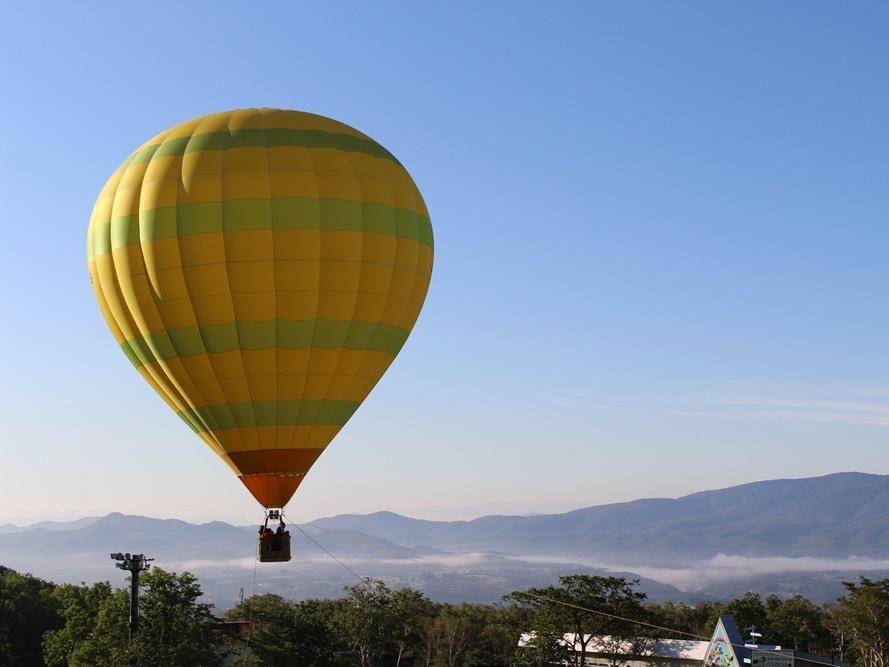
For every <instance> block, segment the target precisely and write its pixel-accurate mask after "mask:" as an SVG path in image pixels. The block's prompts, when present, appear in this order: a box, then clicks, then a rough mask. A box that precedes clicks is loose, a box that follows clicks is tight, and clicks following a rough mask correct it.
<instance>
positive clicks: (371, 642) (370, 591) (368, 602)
mask: <svg viewBox="0 0 889 667" xmlns="http://www.w3.org/2000/svg"><path fill="white" fill-rule="evenodd" d="M345 590H346V597H345V599H344V600H343V602H342V606H341V607H340V608H339V612H338V614H337V615H336V617H335V620H334V624H335V625H336V626H337V629H338V631H339V634H340V636H342V637H343V638H344V639H345V640H346V642H347V645H348V647H349V650H350V651H351V652H352V653H353V654H354V656H355V657H356V658H357V659H358V662H359V664H360V665H361V667H372V666H373V665H375V664H378V663H379V662H381V661H383V660H384V659H385V657H386V656H387V655H389V656H392V655H394V654H395V651H394V650H393V649H394V641H393V639H394V637H395V636H396V635H397V634H398V619H397V618H396V615H395V612H394V605H393V602H392V591H391V590H389V588H388V587H387V586H386V584H385V583H384V582H382V581H380V580H379V579H369V578H368V579H365V580H364V581H363V582H362V583H360V584H356V585H354V586H349V587H348V588H346V589H345Z"/></svg>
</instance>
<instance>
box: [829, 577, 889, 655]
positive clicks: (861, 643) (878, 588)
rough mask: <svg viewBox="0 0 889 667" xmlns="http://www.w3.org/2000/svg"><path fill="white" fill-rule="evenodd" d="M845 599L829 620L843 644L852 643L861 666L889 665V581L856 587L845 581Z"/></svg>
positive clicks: (834, 607)
mask: <svg viewBox="0 0 889 667" xmlns="http://www.w3.org/2000/svg"><path fill="white" fill-rule="evenodd" d="M843 586H845V588H846V591H848V592H847V593H846V595H845V596H843V597H841V598H840V599H839V600H837V602H836V604H835V605H832V606H831V607H830V608H829V610H828V614H827V618H826V619H825V621H826V624H827V625H828V627H829V628H830V630H831V632H832V633H833V634H834V636H835V637H836V638H837V639H838V640H839V642H840V644H841V645H844V644H846V643H848V646H849V648H850V652H851V653H852V657H854V658H855V663H856V664H858V665H859V666H860V667H886V665H887V664H889V579H881V580H879V581H871V580H870V579H868V578H867V577H861V579H860V581H859V582H858V583H857V584H856V583H853V582H849V581H844V582H843Z"/></svg>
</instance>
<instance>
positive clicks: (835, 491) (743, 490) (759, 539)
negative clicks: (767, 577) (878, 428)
mask: <svg viewBox="0 0 889 667" xmlns="http://www.w3.org/2000/svg"><path fill="white" fill-rule="evenodd" d="M311 525H314V526H317V527H320V528H328V529H332V528H336V529H345V530H355V531H359V532H362V533H367V534H370V535H376V536H377V537H381V538H383V539H387V540H391V541H393V542H397V543H399V544H404V545H408V546H412V547H413V546H419V545H422V546H423V547H428V548H433V549H446V550H459V551H467V550H482V551H499V552H505V553H522V554H538V555H552V554H562V555H571V556H588V557H589V556H595V557H598V558H619V559H626V558H630V559H631V560H632V561H633V562H636V563H640V564H641V563H647V564H655V563H659V562H662V561H663V558H664V557H665V556H670V557H678V558H680V559H681V560H683V561H685V560H699V559H703V558H710V557H713V556H716V555H718V554H721V553H724V554H737V555H742V556H755V557H764V556H785V557H799V556H815V557H821V558H848V557H851V556H858V557H871V558H882V557H886V556H887V554H889V475H871V474H866V473H856V472H848V473H835V474H832V475H826V476H823V477H813V478H805V479H781V480H771V481H763V482H753V483H750V484H742V485H740V486H734V487H730V488H727V489H720V490H715V491H703V492H699V493H693V494H691V495H687V496H683V497H681V498H676V499H668V498H649V499H643V500H635V501H631V502H625V503H615V504H610V505H598V506H593V507H586V508H582V509H577V510H573V511H571V512H565V513H562V514H545V515H536V516H496V515H495V516H484V517H480V518H478V519H473V520H471V521H450V522H447V521H426V520H421V519H411V518H409V517H404V516H401V515H398V514H394V513H392V512H376V513H374V514H367V515H358V514H347V515H340V516H335V517H330V518H324V519H318V520H316V521H313V522H311ZM653 545H656V546H657V548H656V549H652V546H653Z"/></svg>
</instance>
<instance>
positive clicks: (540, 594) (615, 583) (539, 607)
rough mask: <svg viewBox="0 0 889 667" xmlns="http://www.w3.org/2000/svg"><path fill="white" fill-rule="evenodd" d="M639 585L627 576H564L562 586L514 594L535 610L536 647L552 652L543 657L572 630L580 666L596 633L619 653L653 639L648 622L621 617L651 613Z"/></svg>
mask: <svg viewBox="0 0 889 667" xmlns="http://www.w3.org/2000/svg"><path fill="white" fill-rule="evenodd" d="M638 584H639V581H638V580H634V581H631V582H628V581H627V580H626V579H624V578H623V577H599V576H592V575H586V574H578V575H571V576H564V577H559V585H558V586H550V587H548V588H531V589H529V590H527V591H525V592H515V593H512V594H511V595H510V598H511V599H513V600H514V601H515V602H516V603H517V604H519V605H524V606H528V607H530V608H531V609H532V610H533V612H534V613H533V616H532V623H533V628H532V629H533V632H534V640H533V642H532V644H533V646H532V648H533V649H534V650H535V651H538V652H539V651H541V650H542V651H543V652H544V653H545V654H546V655H541V659H552V658H553V657H554V656H553V655H552V653H553V652H558V650H559V649H558V647H559V645H560V644H561V643H563V637H564V635H565V634H566V633H572V634H573V635H574V636H575V642H576V644H575V650H574V651H571V652H570V656H569V659H570V660H571V661H573V664H575V665H578V666H580V665H583V664H585V661H586V655H587V651H588V650H589V645H590V643H591V642H592V640H593V637H600V638H602V637H605V636H607V637H608V639H607V640H606V641H607V646H606V647H605V650H606V652H608V653H609V654H611V655H614V656H619V655H620V654H624V653H639V652H641V651H642V650H644V648H645V646H646V645H647V644H648V642H649V639H650V638H649V637H648V636H647V635H648V632H647V630H646V628H645V626H641V625H639V624H637V623H633V622H630V621H625V620H621V619H620V618H615V617H622V618H625V619H634V620H646V619H647V618H648V614H647V610H646V608H645V607H644V606H643V603H644V601H645V597H646V596H645V593H642V592H640V591H637V590H635V586H637V585H638ZM560 603H561V604H560ZM587 610H590V611H587ZM596 612H604V614H603V613H596ZM605 614H608V615H605ZM600 641H601V639H600Z"/></svg>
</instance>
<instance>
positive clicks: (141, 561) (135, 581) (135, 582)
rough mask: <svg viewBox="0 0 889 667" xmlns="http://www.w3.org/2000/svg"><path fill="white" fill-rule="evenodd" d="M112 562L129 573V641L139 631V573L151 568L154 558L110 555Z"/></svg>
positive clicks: (143, 555) (135, 555)
mask: <svg viewBox="0 0 889 667" xmlns="http://www.w3.org/2000/svg"><path fill="white" fill-rule="evenodd" d="M111 558H112V560H116V561H119V562H118V563H115V564H116V565H117V567H119V568H120V569H121V570H127V571H129V573H130V641H131V642H132V641H133V639H135V637H136V631H137V630H138V629H139V573H140V572H145V571H147V570H148V568H150V567H151V563H150V562H149V561H153V560H154V558H146V557H145V554H121V553H116V554H111Z"/></svg>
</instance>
